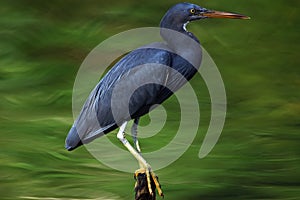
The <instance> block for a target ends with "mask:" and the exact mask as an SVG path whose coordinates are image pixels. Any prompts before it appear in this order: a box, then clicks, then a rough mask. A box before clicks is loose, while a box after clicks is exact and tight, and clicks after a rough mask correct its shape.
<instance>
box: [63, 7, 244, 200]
mask: <svg viewBox="0 0 300 200" xmlns="http://www.w3.org/2000/svg"><path fill="white" fill-rule="evenodd" d="M207 18H229V19H249V17H247V16H245V15H241V14H235V13H229V12H220V11H215V10H209V9H206V8H203V7H200V6H198V5H195V4H191V3H179V4H176V5H174V6H173V7H171V8H170V9H169V10H168V11H167V13H166V14H165V15H164V17H163V18H162V20H161V22H160V28H161V31H160V34H161V37H162V38H163V40H164V42H160V43H159V42H158V43H155V44H149V45H146V46H143V47H141V48H138V49H135V50H133V51H131V52H130V53H128V54H127V55H126V56H124V57H123V58H121V59H120V60H119V61H118V62H117V63H116V64H115V65H114V66H113V67H112V68H111V70H110V71H108V72H107V74H106V75H105V76H104V77H103V78H102V79H101V80H100V82H99V83H98V84H97V85H96V87H95V88H94V90H93V91H92V92H91V94H90V96H89V97H88V99H87V100H86V102H85V103H84V105H83V108H82V110H81V112H80V114H79V116H78V118H77V119H76V120H75V122H74V124H73V126H72V128H71V129H70V131H69V134H68V136H67V138H66V144H65V147H66V149H67V150H69V151H71V150H73V149H76V148H77V147H79V146H81V145H82V144H85V143H89V142H91V141H92V140H94V139H96V138H98V137H100V136H103V135H105V134H107V133H109V132H111V131H113V130H114V129H116V128H119V131H118V133H117V138H118V139H119V140H120V141H121V142H122V143H123V145H124V146H125V147H126V148H127V149H128V150H129V152H130V153H131V154H132V155H133V156H134V157H135V158H136V159H137V160H138V162H139V164H140V167H141V169H142V170H144V172H145V173H146V176H147V182H148V190H149V193H150V194H151V195H153V189H151V183H150V182H151V179H153V180H154V183H155V185H156V188H157V190H158V193H159V195H161V196H162V195H163V193H162V190H161V188H160V185H159V182H158V180H157V178H156V176H155V174H154V173H153V171H152V170H151V167H150V165H149V164H148V163H147V161H146V160H145V159H144V158H143V157H142V155H141V148H140V146H139V143H138V139H137V126H138V123H139V118H140V117H142V116H143V115H145V114H147V113H148V112H149V111H150V108H151V109H152V108H153V107H155V105H159V104H161V103H162V102H164V101H165V100H166V99H168V98H169V97H170V96H171V95H172V94H173V93H174V92H175V91H176V90H178V89H179V88H180V87H182V86H183V85H184V84H185V83H186V82H187V81H189V80H190V79H191V78H192V77H193V76H194V75H195V74H196V73H197V70H198V68H199V66H200V64H201V59H202V54H201V47H200V42H199V40H198V39H197V38H196V36H195V35H194V34H193V33H191V32H189V31H188V30H187V29H186V25H187V24H188V23H189V22H191V21H195V20H200V19H207ZM177 33H178V34H180V35H183V36H177ZM190 40H192V41H193V42H192V43H195V44H196V45H193V44H192V43H191V42H190ZM161 66H167V67H161ZM178 74H179V75H178ZM143 80H147V81H146V83H147V84H143V85H141V86H140V87H137V84H139V83H143ZM144 83H145V82H144ZM133 89H134V92H133V93H132V92H131V91H132V90H133ZM129 93H130V96H129V97H128V95H129ZM130 120H134V123H133V127H132V129H131V130H132V131H131V132H132V136H133V142H134V147H132V146H131V144H130V143H129V142H128V140H127V139H126V138H125V133H124V130H125V127H126V125H127V122H128V121H130ZM104 151H105V150H104Z"/></svg>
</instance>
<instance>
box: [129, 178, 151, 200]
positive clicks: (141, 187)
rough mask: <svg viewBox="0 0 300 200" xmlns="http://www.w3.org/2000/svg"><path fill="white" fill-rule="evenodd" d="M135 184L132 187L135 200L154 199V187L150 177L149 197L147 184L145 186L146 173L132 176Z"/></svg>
mask: <svg viewBox="0 0 300 200" xmlns="http://www.w3.org/2000/svg"><path fill="white" fill-rule="evenodd" d="M134 178H135V180H136V183H135V187H134V191H135V200H155V199H156V186H155V183H154V181H153V178H152V177H151V188H152V191H153V194H152V195H150V193H149V189H148V184H147V176H146V173H138V174H137V175H135V176H134Z"/></svg>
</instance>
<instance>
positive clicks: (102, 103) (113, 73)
mask: <svg viewBox="0 0 300 200" xmlns="http://www.w3.org/2000/svg"><path fill="white" fill-rule="evenodd" d="M171 57H172V55H171V54H170V53H169V52H168V51H166V50H161V49H153V48H141V49H137V50H134V51H132V52H131V53H129V54H128V55H126V56H125V57H124V58H122V59H121V60H120V61H119V62H118V63H116V65H115V66H114V67H113V68H112V69H111V70H110V71H109V72H108V73H107V74H106V75H105V76H104V77H103V78H102V79H101V81H100V82H99V83H98V84H97V85H96V87H95V88H94V90H93V91H92V92H91V94H90V96H89V98H88V99H87V100H86V102H85V104H84V106H83V108H82V110H81V113H80V115H79V116H78V118H77V120H76V121H75V122H74V124H73V127H72V129H71V130H70V132H69V135H68V137H67V140H66V143H68V141H71V139H72V138H75V136H74V134H78V135H79V136H80V139H81V141H82V142H83V143H87V142H90V141H92V140H94V139H95V138H97V137H100V136H102V135H103V134H105V133H108V132H110V131H112V130H114V129H115V128H117V127H118V125H120V123H122V122H124V121H128V120H130V119H131V118H136V117H139V116H142V115H144V114H146V113H148V112H149V108H151V107H152V106H153V105H155V104H158V103H161V102H162V100H161V99H160V97H159V96H160V93H161V91H162V90H163V89H164V84H166V82H167V79H168V73H169V69H168V67H162V66H170V65H171V60H172V58H171ZM170 95H171V94H170ZM68 138H69V139H68ZM75 140H78V138H77V139H75ZM69 143H74V144H75V143H76V141H73V142H69ZM74 144H73V146H74Z"/></svg>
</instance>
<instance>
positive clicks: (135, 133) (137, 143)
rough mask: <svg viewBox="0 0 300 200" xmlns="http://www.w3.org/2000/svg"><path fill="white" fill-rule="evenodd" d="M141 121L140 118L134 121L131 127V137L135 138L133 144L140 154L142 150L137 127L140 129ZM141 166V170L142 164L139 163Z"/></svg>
mask: <svg viewBox="0 0 300 200" xmlns="http://www.w3.org/2000/svg"><path fill="white" fill-rule="evenodd" d="M139 120H140V119H139V118H136V119H134V121H133V125H132V127H131V135H132V138H133V143H134V147H135V149H136V150H137V152H138V153H139V154H141V148H140V145H139V141H138V138H137V127H138V123H139ZM139 165H140V168H142V167H143V165H142V163H140V162H139Z"/></svg>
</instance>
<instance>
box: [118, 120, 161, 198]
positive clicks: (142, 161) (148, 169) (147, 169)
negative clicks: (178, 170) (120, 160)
mask: <svg viewBox="0 0 300 200" xmlns="http://www.w3.org/2000/svg"><path fill="white" fill-rule="evenodd" d="M126 125H127V122H124V123H123V124H122V125H121V126H120V129H119V132H118V134H117V137H118V139H119V140H120V141H121V142H122V143H123V145H124V146H125V147H126V148H127V149H128V150H129V152H130V153H131V154H132V155H133V156H134V157H135V158H136V159H137V160H138V162H139V163H140V165H141V168H143V169H144V170H145V172H146V176H147V182H148V189H149V193H150V194H151V195H153V191H152V188H151V179H150V174H151V176H152V178H153V180H154V183H155V185H156V187H157V190H158V193H159V195H160V196H163V193H162V191H161V188H160V184H159V182H158V180H157V178H156V175H155V174H154V173H153V172H152V170H151V166H150V165H149V164H148V163H147V161H146V160H145V159H144V158H143V157H142V156H141V154H140V153H139V152H138V151H137V150H135V149H134V148H133V147H132V146H131V145H130V143H129V142H128V140H127V139H126V138H125V134H124V131H125V128H126ZM136 126H137V124H136ZM139 150H140V149H139ZM136 173H137V172H136Z"/></svg>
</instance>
